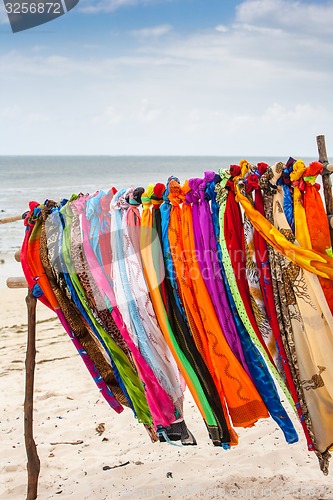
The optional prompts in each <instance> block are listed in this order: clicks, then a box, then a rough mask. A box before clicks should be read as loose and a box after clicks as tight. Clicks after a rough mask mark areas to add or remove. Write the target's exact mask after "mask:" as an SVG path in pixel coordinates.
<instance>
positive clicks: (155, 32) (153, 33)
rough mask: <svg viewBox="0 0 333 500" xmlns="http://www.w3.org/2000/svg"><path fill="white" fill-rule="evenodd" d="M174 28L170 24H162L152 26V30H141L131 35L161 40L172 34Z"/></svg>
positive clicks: (134, 31) (132, 32)
mask: <svg viewBox="0 0 333 500" xmlns="http://www.w3.org/2000/svg"><path fill="white" fill-rule="evenodd" d="M171 30H172V26H170V24H160V25H158V26H152V27H150V28H141V29H139V30H133V31H131V32H130V33H131V35H134V36H136V37H138V38H159V37H161V36H163V35H166V34H167V33H170V31H171Z"/></svg>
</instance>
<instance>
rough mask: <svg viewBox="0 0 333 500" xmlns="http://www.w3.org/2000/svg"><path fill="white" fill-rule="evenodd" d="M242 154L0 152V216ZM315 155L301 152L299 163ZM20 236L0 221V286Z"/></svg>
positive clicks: (18, 227)
mask: <svg viewBox="0 0 333 500" xmlns="http://www.w3.org/2000/svg"><path fill="white" fill-rule="evenodd" d="M241 159H242V157H226V156H221V157H212V156H207V157H204V156H202V157H191V156H181V157H178V156H167V157H166V156H145V157H143V156H117V157H116V156H0V219H2V218H6V217H11V216H13V215H20V214H23V213H24V212H25V211H26V210H28V203H29V201H38V202H40V203H42V202H44V200H46V199H53V200H56V201H57V200H59V199H61V198H69V197H70V196H71V194H73V193H80V192H82V193H93V192H95V191H96V190H97V189H109V188H110V187H112V186H115V187H116V188H117V189H120V188H122V187H129V186H131V185H134V186H136V187H137V186H143V187H145V186H146V185H147V184H149V183H151V182H153V183H156V182H164V183H166V181H167V179H168V177H169V176H170V175H175V176H177V177H179V179H180V180H181V181H182V182H183V181H184V180H186V179H188V178H191V177H202V174H203V172H204V171H205V170H214V171H217V170H218V169H219V168H228V167H229V166H230V165H231V164H238V163H239V161H240V160H241ZM246 159H247V160H248V161H249V162H250V163H253V164H256V163H257V162H259V161H264V162H266V163H268V164H273V163H275V162H277V161H284V162H285V161H286V160H287V159H288V158H285V157H280V158H278V157H247V158H246ZM313 160H316V158H303V161H304V162H305V163H309V162H310V161H313ZM23 236H24V226H23V222H21V221H18V222H14V223H10V224H5V225H3V224H0V287H3V286H5V279H6V277H8V276H9V275H13V273H16V274H17V273H19V274H22V272H21V269H20V267H19V265H18V264H17V263H15V261H14V253H15V252H16V250H18V249H19V248H20V246H21V243H22V240H23Z"/></svg>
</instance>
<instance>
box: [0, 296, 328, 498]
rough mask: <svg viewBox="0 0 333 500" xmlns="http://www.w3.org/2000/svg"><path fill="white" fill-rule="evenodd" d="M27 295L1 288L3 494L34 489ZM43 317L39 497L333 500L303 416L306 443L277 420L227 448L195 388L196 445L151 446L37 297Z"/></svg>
mask: <svg viewBox="0 0 333 500" xmlns="http://www.w3.org/2000/svg"><path fill="white" fill-rule="evenodd" d="M24 297H25V291H24V290H6V289H5V288H1V289H0V303H1V317H0V332H1V336H0V352H1V358H0V363H1V371H0V384H1V385H0V390H1V403H2V404H1V410H0V411H1V413H0V415H1V418H0V420H1V424H0V426H1V442H0V498H1V499H5V498H6V499H7V498H12V499H22V498H24V497H25V492H26V480H27V474H26V455H25V447H24V436H23V400H24V359H25V347H26V310H25V302H24ZM37 316H38V318H37V319H38V325H37V337H38V338H37V358H36V361H37V364H36V378H35V410H34V434H35V440H36V443H37V445H38V453H39V457H40V460H41V473H40V479H39V490H38V493H39V494H38V498H40V499H47V498H69V497H70V498H74V499H80V500H83V499H97V500H102V499H111V498H118V497H119V498H131V499H160V498H183V499H190V498H205V499H213V498H228V499H229V498H272V499H278V498H285V499H287V498H288V499H310V498H312V499H313V498H315V499H317V500H318V499H323V500H324V499H333V488H332V484H333V480H332V478H333V473H332V472H331V473H330V475H329V476H328V477H325V476H323V474H322V473H321V472H320V470H319V467H318V462H317V459H316V457H315V455H314V454H313V453H309V452H308V451H307V448H306V443H305V439H304V437H303V435H302V431H301V426H300V425H299V423H298V422H297V420H296V417H295V416H293V420H294V422H295V425H296V428H297V430H298V432H299V436H300V440H299V442H298V443H296V444H293V445H288V444H286V443H285V441H284V437H283V435H282V432H281V431H280V430H279V429H278V428H277V425H276V424H275V423H274V421H273V420H272V419H269V420H264V421H261V422H259V423H258V424H257V425H256V426H255V427H254V428H252V429H247V430H243V429H240V430H239V435H240V443H239V445H238V446H237V447H236V448H233V449H232V450H229V451H225V450H223V449H220V448H215V447H214V446H212V444H211V442H210V440H209V438H208V435H207V431H206V429H205V426H204V424H203V421H202V418H201V416H200V415H199V413H198V410H197V409H196V407H195V405H194V403H193V401H192V398H191V395H190V394H189V393H188V392H187V393H186V404H185V408H186V411H185V417H186V421H187V424H188V427H189V428H190V429H191V431H192V432H193V434H194V435H195V437H196V439H197V441H198V446H195V447H175V446H170V445H168V444H166V443H155V444H152V443H151V442H150V440H149V437H148V435H147V433H146V432H145V430H144V428H143V426H141V425H140V424H138V423H137V422H136V421H135V419H134V418H133V414H132V412H131V411H130V410H128V409H125V410H124V412H123V413H122V414H121V415H117V414H116V413H115V412H113V410H111V409H110V408H109V407H108V405H107V404H106V403H105V402H104V400H103V398H102V397H101V396H100V394H99V392H98V390H97V389H96V387H95V385H94V383H93V381H92V380H91V378H90V375H89V374H88V372H87V370H86V368H85V366H84V364H83V362H82V361H81V359H80V357H79V355H78V354H77V353H76V351H75V349H74V347H73V345H72V344H71V341H70V340H69V339H68V337H67V335H66V333H64V331H63V329H62V327H61V325H60V324H59V322H58V320H57V319H56V318H55V317H54V315H53V313H52V312H51V311H49V310H48V309H47V308H46V307H44V306H43V305H38V312H37ZM290 413H291V414H292V412H290ZM100 424H103V425H100ZM97 429H98V430H99V431H100V432H98V430H97ZM103 429H104V431H103ZM76 441H77V442H79V443H80V444H61V443H66V442H76ZM54 443H60V444H54ZM122 464H123V466H122V467H117V466H119V465H122ZM332 467H333V464H332ZM104 468H106V470H105V469H104Z"/></svg>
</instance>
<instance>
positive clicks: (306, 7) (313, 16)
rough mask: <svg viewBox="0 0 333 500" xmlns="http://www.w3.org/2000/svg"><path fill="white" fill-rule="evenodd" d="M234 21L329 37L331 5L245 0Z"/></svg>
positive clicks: (332, 17)
mask: <svg viewBox="0 0 333 500" xmlns="http://www.w3.org/2000/svg"><path fill="white" fill-rule="evenodd" d="M237 21H238V22H240V23H244V24H252V25H261V26H262V25H264V26H266V27H272V28H274V27H280V28H283V29H284V30H289V31H290V32H294V31H296V32H298V33H300V34H301V33H306V32H308V33H311V32H312V33H316V34H318V33H320V34H321V35H324V34H331V35H332V34H333V3H332V2H331V1H328V2H326V3H316V2H312V3H304V2H303V3H302V2H300V1H299V0H245V1H244V2H242V3H241V4H240V5H239V6H238V7H237Z"/></svg>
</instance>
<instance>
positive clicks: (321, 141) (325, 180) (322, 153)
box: [317, 135, 333, 246]
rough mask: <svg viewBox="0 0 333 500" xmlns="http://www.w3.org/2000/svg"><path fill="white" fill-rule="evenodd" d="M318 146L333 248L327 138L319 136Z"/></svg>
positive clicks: (332, 202) (332, 207)
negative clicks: (322, 166) (322, 168)
mask: <svg viewBox="0 0 333 500" xmlns="http://www.w3.org/2000/svg"><path fill="white" fill-rule="evenodd" d="M317 146H318V153H319V161H320V163H322V164H323V165H324V170H323V173H322V178H323V189H324V198H325V205H326V213H327V217H328V222H329V226H330V233H331V242H332V246H333V226H332V223H333V196H332V181H331V176H330V174H331V173H332V172H331V171H330V170H329V169H327V166H328V158H327V152H326V144H325V136H324V135H318V136H317Z"/></svg>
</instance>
